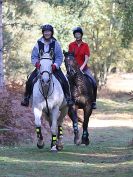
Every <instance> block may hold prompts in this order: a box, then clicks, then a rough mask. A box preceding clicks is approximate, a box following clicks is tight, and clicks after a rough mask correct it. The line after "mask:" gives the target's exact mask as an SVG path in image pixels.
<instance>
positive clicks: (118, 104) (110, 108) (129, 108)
mask: <svg viewBox="0 0 133 177" xmlns="http://www.w3.org/2000/svg"><path fill="white" fill-rule="evenodd" d="M97 105H98V110H99V111H101V112H104V113H111V114H115V113H121V114H123V113H130V114H133V103H132V102H127V101H121V99H115V100H110V99H98V100H97Z"/></svg>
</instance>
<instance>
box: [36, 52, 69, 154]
mask: <svg viewBox="0 0 133 177" xmlns="http://www.w3.org/2000/svg"><path fill="white" fill-rule="evenodd" d="M51 65H52V57H51V55H50V53H43V54H42V56H41V57H40V69H39V79H38V80H37V82H36V83H35V84H34V88H33V103H32V107H33V112H34V116H35V125H36V132H37V138H38V142H37V147H38V148H43V146H44V141H43V136H42V133H41V117H42V113H44V117H45V118H46V120H48V122H49V125H50V129H51V134H52V140H51V151H57V150H61V149H62V148H63V144H62V137H63V136H62V122H63V118H64V117H65V116H66V114H67V111H68V109H67V104H66V100H65V97H64V93H63V90H62V87H61V84H60V83H59V81H58V80H57V79H56V78H55V76H54V75H53V73H52V67H51Z"/></svg>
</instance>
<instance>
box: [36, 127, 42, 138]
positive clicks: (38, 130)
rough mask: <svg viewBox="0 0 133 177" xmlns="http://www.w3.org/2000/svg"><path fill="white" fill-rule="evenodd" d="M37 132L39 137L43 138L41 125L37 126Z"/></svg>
mask: <svg viewBox="0 0 133 177" xmlns="http://www.w3.org/2000/svg"><path fill="white" fill-rule="evenodd" d="M36 133H37V137H38V138H40V139H41V140H43V136H42V132H41V127H36Z"/></svg>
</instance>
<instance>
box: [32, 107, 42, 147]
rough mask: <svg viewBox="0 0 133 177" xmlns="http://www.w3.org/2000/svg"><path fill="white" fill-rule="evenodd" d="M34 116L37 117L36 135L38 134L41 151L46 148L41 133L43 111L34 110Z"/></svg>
mask: <svg viewBox="0 0 133 177" xmlns="http://www.w3.org/2000/svg"><path fill="white" fill-rule="evenodd" d="M33 111H34V116H35V125H36V133H37V139H38V142H37V147H38V148H39V149H42V148H43V147H44V141H43V136H42V132H41V116H42V111H41V110H39V109H37V108H34V109H33Z"/></svg>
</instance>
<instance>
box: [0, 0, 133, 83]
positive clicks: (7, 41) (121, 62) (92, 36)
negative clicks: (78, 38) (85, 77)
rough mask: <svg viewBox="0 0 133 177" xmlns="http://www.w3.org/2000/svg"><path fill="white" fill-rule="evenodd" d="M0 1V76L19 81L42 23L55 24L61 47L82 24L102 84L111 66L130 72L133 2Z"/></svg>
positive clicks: (27, 69)
mask: <svg viewBox="0 0 133 177" xmlns="http://www.w3.org/2000/svg"><path fill="white" fill-rule="evenodd" d="M1 2H2V1H1ZM0 4H1V8H2V10H1V19H2V21H1V23H2V24H1V28H2V29H3V33H2V31H1V35H2V34H3V36H1V38H0V39H1V40H0V41H1V42H0V44H1V46H0V48H1V51H2V52H3V59H2V57H0V66H1V67H0V73H1V74H0V76H1V77H3V76H5V80H7V81H8V82H9V81H10V82H11V81H16V82H20V83H22V82H24V81H25V80H26V76H27V75H28V74H29V73H30V72H31V71H32V69H33V67H32V65H31V62H30V54H31V50H32V48H33V46H34V44H35V43H36V41H37V39H38V38H39V37H40V36H41V35H42V34H41V29H40V27H41V25H42V24H46V23H50V24H52V25H53V26H54V31H55V37H56V38H57V39H58V40H59V41H60V43H61V46H62V49H65V50H67V49H68V44H69V43H70V42H71V41H73V40H74V38H73V35H72V29H73V28H74V27H76V26H81V27H82V28H83V30H84V40H85V41H86V42H87V43H88V44H89V45H90V48H91V58H90V62H89V64H88V65H89V67H90V68H91V70H92V73H93V74H94V76H95V78H96V80H97V82H98V84H99V86H101V85H104V84H105V83H106V80H107V75H108V73H110V71H111V70H112V68H113V69H114V70H113V71H115V70H117V71H119V72H132V71H133V40H132V39H133V1H131V0H73V1H70V0H47V1H44V0H12V1H11V0H4V1H3V3H0ZM2 37H3V38H2ZM2 39H3V40H2ZM3 63H4V65H3ZM63 70H64V67H63Z"/></svg>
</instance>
